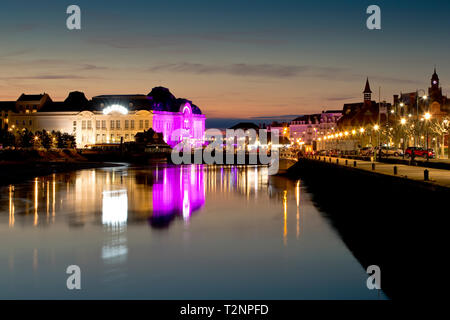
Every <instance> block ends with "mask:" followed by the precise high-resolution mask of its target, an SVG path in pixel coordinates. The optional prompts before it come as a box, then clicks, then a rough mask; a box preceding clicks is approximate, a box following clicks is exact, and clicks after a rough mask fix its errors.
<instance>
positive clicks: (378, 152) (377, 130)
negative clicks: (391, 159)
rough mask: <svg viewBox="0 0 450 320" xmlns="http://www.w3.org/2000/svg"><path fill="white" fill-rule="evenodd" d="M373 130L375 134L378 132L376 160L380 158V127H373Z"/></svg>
mask: <svg viewBox="0 0 450 320" xmlns="http://www.w3.org/2000/svg"><path fill="white" fill-rule="evenodd" d="M373 129H374V130H375V132H378V137H377V148H378V149H375V150H376V151H375V159H377V158H381V146H380V126H379V125H378V124H376V125H374V126H373Z"/></svg>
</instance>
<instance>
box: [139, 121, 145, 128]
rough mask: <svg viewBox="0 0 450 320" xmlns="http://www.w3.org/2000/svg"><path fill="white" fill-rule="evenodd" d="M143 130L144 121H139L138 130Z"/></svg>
mask: <svg viewBox="0 0 450 320" xmlns="http://www.w3.org/2000/svg"><path fill="white" fill-rule="evenodd" d="M143 128H144V120H139V129H143Z"/></svg>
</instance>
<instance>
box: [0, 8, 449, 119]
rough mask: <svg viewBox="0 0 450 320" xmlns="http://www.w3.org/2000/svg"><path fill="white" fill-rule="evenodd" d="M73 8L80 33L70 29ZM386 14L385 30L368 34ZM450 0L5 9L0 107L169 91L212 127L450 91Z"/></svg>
mask: <svg viewBox="0 0 450 320" xmlns="http://www.w3.org/2000/svg"><path fill="white" fill-rule="evenodd" d="M71 4H77V5H79V6H80V7H81V11H82V30H80V31H69V30H68V29H67V28H66V18H67V16H68V15H67V14H66V8H67V6H68V5H71ZM371 4H377V5H379V6H380V7H381V14H382V30H381V31H370V30H368V29H367V28H366V19H367V17H368V15H367V14H366V13H365V11H366V8H367V7H368V6H369V5H371ZM449 9H450V3H449V1H412V0H408V1H399V0H396V1H375V2H374V1H361V0H360V1H349V0H347V1H329V0H322V1H300V0H293V1H283V0H280V1H266V0H257V1H250V0H227V1H222V0H209V1H195V0H192V1H186V0H185V1H178V0H176V1H174V0H167V1H152V0H146V1H138V0H127V1H111V0H109V1H93V0H89V1H86V0H77V1H61V0H53V1H49V0H40V1H10V0H2V1H1V2H0V39H1V46H0V100H16V99H17V98H18V97H19V95H20V94H21V93H23V92H24V93H30V94H31V93H42V92H47V93H49V94H50V96H51V97H52V98H53V100H62V99H64V98H65V97H66V96H67V94H68V93H69V92H70V91H74V90H79V91H83V92H85V94H86V96H87V97H88V98H90V97H92V96H94V95H99V94H132V93H148V92H150V91H151V89H152V88H153V87H155V86H165V87H168V88H169V89H170V90H171V91H172V93H173V94H174V95H175V96H177V97H183V98H187V99H190V100H192V101H193V102H194V103H195V104H197V105H198V106H199V107H200V108H201V109H202V111H203V112H204V113H205V114H206V116H207V117H208V118H209V119H212V118H220V119H222V120H223V118H253V117H257V118H259V119H261V118H263V117H273V116H276V117H280V116H286V118H287V119H290V118H292V116H295V115H298V114H302V113H309V112H320V111H321V110H323V109H341V108H342V105H343V103H344V102H357V101H360V100H361V99H362V90H363V88H364V83H365V79H366V77H369V79H370V81H371V86H372V90H373V91H376V92H377V94H376V95H375V98H377V99H378V87H379V86H381V91H382V99H385V100H388V101H391V100H392V95H393V94H394V93H399V92H400V91H403V92H408V91H413V90H416V89H417V88H420V89H426V88H427V87H428V86H429V79H430V77H431V74H432V72H433V67H434V65H436V66H437V71H438V74H439V76H440V78H441V84H442V86H443V91H444V93H445V94H447V93H450V59H448V52H449V47H450V40H449V37H448V34H449V30H450V19H449V18H448V17H449Z"/></svg>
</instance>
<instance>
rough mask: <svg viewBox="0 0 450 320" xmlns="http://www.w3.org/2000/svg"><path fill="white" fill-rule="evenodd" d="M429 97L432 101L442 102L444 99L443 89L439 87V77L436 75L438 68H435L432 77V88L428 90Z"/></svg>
mask: <svg viewBox="0 0 450 320" xmlns="http://www.w3.org/2000/svg"><path fill="white" fill-rule="evenodd" d="M428 95H429V96H430V97H431V99H432V100H438V101H440V100H441V98H442V88H441V87H439V76H438V75H437V73H436V68H434V73H433V75H432V76H431V87H430V88H429V89H428Z"/></svg>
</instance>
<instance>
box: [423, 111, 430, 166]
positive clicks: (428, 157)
mask: <svg viewBox="0 0 450 320" xmlns="http://www.w3.org/2000/svg"><path fill="white" fill-rule="evenodd" d="M423 117H424V119H425V120H426V121H425V129H426V133H427V143H426V145H427V161H428V160H429V159H430V154H429V152H428V120H430V119H431V114H430V113H429V112H426V113H425V114H424V116H423Z"/></svg>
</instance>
